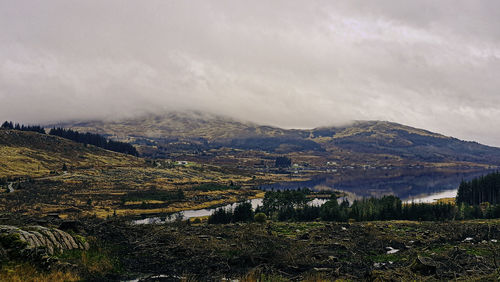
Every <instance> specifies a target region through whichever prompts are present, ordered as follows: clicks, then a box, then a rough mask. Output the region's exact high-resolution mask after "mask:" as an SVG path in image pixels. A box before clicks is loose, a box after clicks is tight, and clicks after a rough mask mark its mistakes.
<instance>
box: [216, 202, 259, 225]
mask: <svg viewBox="0 0 500 282" xmlns="http://www.w3.org/2000/svg"><path fill="white" fill-rule="evenodd" d="M253 220H254V211H253V209H252V204H250V203H249V202H244V203H240V204H238V205H237V206H236V207H235V208H234V210H232V209H225V208H219V209H216V210H215V211H214V212H213V213H212V215H210V217H209V218H208V223H209V224H227V223H231V222H233V223H234V222H249V221H253Z"/></svg>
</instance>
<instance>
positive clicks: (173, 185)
mask: <svg viewBox="0 0 500 282" xmlns="http://www.w3.org/2000/svg"><path fill="white" fill-rule="evenodd" d="M285 179H286V175H274V174H269V173H249V172H245V171H241V170H238V169H230V168H221V167H217V166H213V165H204V164H197V163H193V162H190V163H189V164H188V165H176V163H173V162H169V161H148V160H145V159H142V158H137V157H133V156H130V155H125V154H120V153H115V152H111V151H107V150H104V149H101V148H97V147H94V146H91V145H83V144H79V143H75V142H72V141H69V140H66V139H63V138H59V137H55V136H50V135H45V134H39V133H35V132H24V131H16V130H4V129H0V188H2V191H3V193H1V194H0V203H1V206H0V211H1V212H15V213H21V214H29V215H38V216H43V215H47V214H49V213H58V214H59V216H61V217H68V216H70V217H76V216H83V215H96V216H98V217H107V216H111V215H137V214H158V213H172V212H177V211H181V210H186V209H197V208H200V209H201V208H206V207H211V206H217V205H223V204H227V203H233V202H237V201H239V200H242V199H249V198H254V197H261V196H258V194H259V193H261V192H260V191H258V190H254V189H253V187H255V186H256V185H259V184H264V183H271V182H275V181H280V180H285ZM203 185H205V186H206V187H211V186H213V187H212V189H200V187H203ZM10 189H13V192H11V193H8V192H9V191H10Z"/></svg>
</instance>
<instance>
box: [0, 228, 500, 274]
mask: <svg viewBox="0 0 500 282" xmlns="http://www.w3.org/2000/svg"><path fill="white" fill-rule="evenodd" d="M51 224H53V225H55V224H59V227H60V228H61V229H65V230H66V232H68V233H72V234H74V235H73V236H72V237H73V238H74V237H75V236H82V237H83V238H86V239H88V241H89V242H90V244H91V246H90V250H87V251H85V250H84V249H85V248H83V249H82V248H81V247H83V246H78V248H77V250H71V251H68V250H66V251H65V253H66V255H64V254H59V255H53V257H55V259H57V261H58V262H59V263H65V264H69V265H72V266H73V267H74V271H75V272H77V273H79V275H80V276H81V277H84V278H86V279H89V280H123V279H125V280H126V279H137V278H141V279H142V280H143V281H176V280H179V279H181V277H184V278H189V279H192V280H220V279H222V278H236V279H240V280H248V281H251V280H255V279H256V278H264V280H265V279H267V280H271V281H275V280H283V281H287V280H312V281H315V280H322V279H326V280H336V279H348V280H365V281H368V280H370V281H373V280H410V279H411V280H414V279H417V280H430V281H432V280H452V279H459V280H460V279H473V280H484V281H491V280H496V279H500V265H499V263H500V243H499V242H498V240H500V221H498V220H482V221H465V222H398V221H390V222H360V223H351V224H348V223H325V222H305V223H280V222H268V223H265V224H257V223H248V224H229V225H206V224H204V223H201V224H190V225H189V224H186V223H172V224H168V225H139V226H137V225H130V224H129V223H127V222H126V221H124V220H123V219H112V220H101V219H88V218H87V219H84V220H80V221H63V222H60V221H59V220H56V221H52V222H51ZM1 230H12V229H9V228H7V227H6V228H3V229H1ZM2 232H3V231H2ZM77 234H78V235H77ZM70 237H71V236H70ZM75 252H77V255H75ZM68 253H69V254H70V255H68ZM82 257H86V258H87V259H86V261H83V260H82ZM92 261H93V263H92Z"/></svg>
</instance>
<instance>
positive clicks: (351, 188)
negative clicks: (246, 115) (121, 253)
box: [132, 169, 489, 224]
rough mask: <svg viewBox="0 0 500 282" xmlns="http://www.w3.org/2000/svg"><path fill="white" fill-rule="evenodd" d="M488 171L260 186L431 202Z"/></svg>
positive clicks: (365, 174)
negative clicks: (390, 196)
mask: <svg viewBox="0 0 500 282" xmlns="http://www.w3.org/2000/svg"><path fill="white" fill-rule="evenodd" d="M488 172H489V171H444V170H429V169H407V170H401V169H392V170H391V169H389V170H384V171H367V170H351V171H349V173H344V174H343V175H342V177H340V176H336V175H332V174H322V175H317V176H315V177H313V178H312V179H311V180H308V181H300V182H293V181H290V182H282V183H276V184H272V185H265V186H261V187H260V189H263V190H296V189H299V188H300V189H302V188H309V189H311V190H314V191H327V190H337V191H343V192H345V193H346V194H347V196H346V197H344V198H342V199H339V201H341V200H343V199H347V200H349V201H350V202H352V201H353V200H354V199H359V198H363V197H381V196H383V195H395V196H397V197H399V198H400V199H401V200H403V201H405V202H433V201H435V200H436V199H441V198H452V197H455V196H456V194H457V188H458V186H459V185H460V182H461V181H462V180H470V179H472V178H474V177H478V176H481V175H484V174H486V173H488ZM325 201H326V200H325V199H314V200H313V201H311V202H310V203H309V204H310V205H321V204H323V203H324V202H325ZM250 203H251V204H252V207H253V208H254V209H255V208H256V207H257V206H259V205H262V199H253V200H250ZM236 205H237V204H236V203H235V204H230V205H226V206H224V208H226V209H228V208H234V207H235V206H236ZM214 210H215V208H214V209H200V210H186V211H183V212H180V213H176V214H173V215H171V216H170V217H149V218H145V219H140V220H134V221H133V222H132V223H133V224H161V223H165V222H171V221H174V220H175V219H176V218H177V217H179V216H181V217H182V219H189V218H193V217H202V216H209V215H211V214H212V213H213V212H214Z"/></svg>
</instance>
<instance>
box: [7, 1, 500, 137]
mask: <svg viewBox="0 0 500 282" xmlns="http://www.w3.org/2000/svg"><path fill="white" fill-rule="evenodd" d="M499 11H500V2H498V1H493V0H492V1H400V0H393V1H288V0H287V1H196V2H195V1H123V0H121V1H88V0H87V1H67V0H63V1H19V0H16V1H7V0H0V26H1V27H2V28H0V119H12V120H18V121H24V122H49V121H61V120H67V119H94V118H120V117H129V116H134V115H138V114H142V113H145V112H151V111H153V112H161V111H165V110H167V111H169V110H183V109H194V110H202V111H208V112H212V113H219V114H224V115H230V116H233V117H236V118H240V119H245V120H251V121H255V122H260V123H266V124H273V125H278V126H286V127H315V126H322V125H332V124H341V123H346V122H348V121H350V120H355V119H357V120H359V119H383V120H391V121H396V122H400V123H404V124H408V125H412V126H417V127H422V128H426V129H430V130H433V131H438V132H441V133H444V134H447V135H453V136H456V137H459V138H463V139H469V140H478V141H481V142H484V143H487V144H493V145H500V141H498V140H499V138H500V131H496V130H494V128H495V127H496V121H497V120H500V107H498V105H499V104H500V103H499V102H500V95H499V91H498V89H500V88H499V86H500V80H499V79H498V75H499V74H500V26H499V25H498V24H497V22H498V18H499V16H500V15H499V13H500V12H499Z"/></svg>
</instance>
